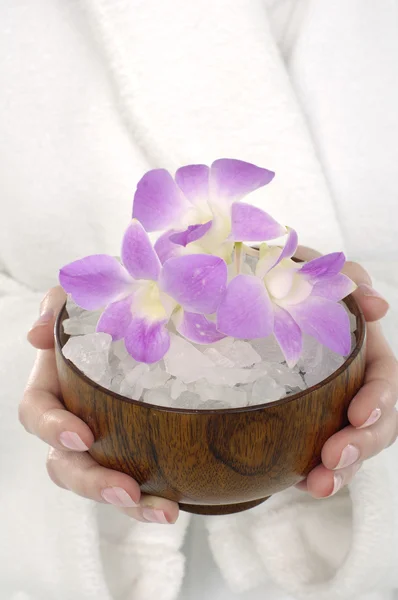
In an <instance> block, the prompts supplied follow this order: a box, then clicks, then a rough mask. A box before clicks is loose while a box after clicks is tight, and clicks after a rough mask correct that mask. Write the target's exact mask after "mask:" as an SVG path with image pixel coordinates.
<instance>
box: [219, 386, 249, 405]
mask: <svg viewBox="0 0 398 600" xmlns="http://www.w3.org/2000/svg"><path fill="white" fill-rule="evenodd" d="M221 401H222V402H224V403H225V404H227V405H228V406H229V407H230V408H239V407H241V406H247V403H248V398H247V393H246V391H245V390H243V389H241V388H228V389H226V390H225V392H224V394H223V395H222V397H221Z"/></svg>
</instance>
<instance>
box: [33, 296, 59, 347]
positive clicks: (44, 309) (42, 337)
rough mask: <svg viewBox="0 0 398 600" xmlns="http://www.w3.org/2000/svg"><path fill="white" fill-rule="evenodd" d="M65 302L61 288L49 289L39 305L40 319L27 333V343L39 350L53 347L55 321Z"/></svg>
mask: <svg viewBox="0 0 398 600" xmlns="http://www.w3.org/2000/svg"><path fill="white" fill-rule="evenodd" d="M65 300H66V294H65V292H64V290H63V289H62V287H61V286H57V287H53V288H51V289H50V290H49V291H48V292H47V294H46V295H45V296H44V298H43V300H42V302H41V304H40V317H39V318H38V319H37V321H35V323H33V325H32V328H31V329H30V330H29V332H28V342H30V343H31V344H32V346H34V347H35V348H38V349H39V350H48V349H49V348H53V347H54V325H55V319H56V318H57V315H58V313H59V311H60V310H61V308H62V306H63V304H64V302H65Z"/></svg>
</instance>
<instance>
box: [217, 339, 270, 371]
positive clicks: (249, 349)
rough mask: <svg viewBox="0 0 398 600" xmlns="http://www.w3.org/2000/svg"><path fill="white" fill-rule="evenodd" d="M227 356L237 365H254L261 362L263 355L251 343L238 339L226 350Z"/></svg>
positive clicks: (225, 354)
mask: <svg viewBox="0 0 398 600" xmlns="http://www.w3.org/2000/svg"><path fill="white" fill-rule="evenodd" d="M224 356H225V358H227V359H228V360H230V361H232V363H233V364H234V366H235V367H252V366H253V365H255V364H257V363H259V362H261V356H260V355H259V354H258V352H256V351H255V350H254V348H253V346H252V345H251V344H249V343H248V342H243V341H241V340H236V341H235V342H234V343H233V344H232V346H230V348H228V349H227V350H226V351H225V352H224Z"/></svg>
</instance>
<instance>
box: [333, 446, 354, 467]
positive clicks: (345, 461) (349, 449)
mask: <svg viewBox="0 0 398 600" xmlns="http://www.w3.org/2000/svg"><path fill="white" fill-rule="evenodd" d="M358 458H359V450H358V448H357V447H356V446H353V445H352V444H348V446H346V447H345V448H344V450H343V451H342V453H341V456H340V460H339V463H338V465H337V467H335V469H344V467H349V466H350V465H353V464H354V462H356V461H357V460H358Z"/></svg>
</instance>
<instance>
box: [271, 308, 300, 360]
mask: <svg viewBox="0 0 398 600" xmlns="http://www.w3.org/2000/svg"><path fill="white" fill-rule="evenodd" d="M274 311H275V312H274V316H275V321H274V335H275V337H276V339H277V342H278V344H279V346H280V347H281V350H282V352H283V355H284V357H285V359H286V362H287V364H288V366H289V367H290V368H292V367H294V365H295V364H296V363H297V361H298V359H299V358H300V355H301V350H302V347H303V336H302V333H301V329H300V327H299V326H298V325H297V323H296V321H295V320H294V319H293V318H292V316H291V315H290V314H289V313H288V312H287V311H286V310H284V309H283V308H280V307H279V306H274Z"/></svg>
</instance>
